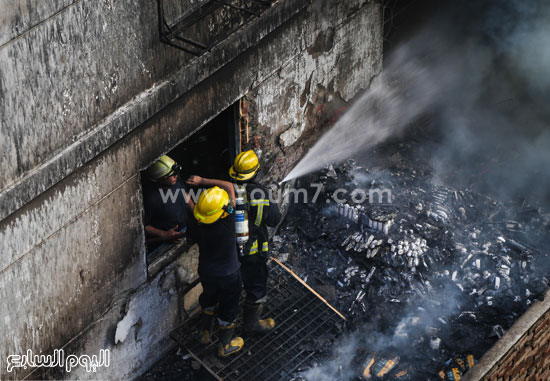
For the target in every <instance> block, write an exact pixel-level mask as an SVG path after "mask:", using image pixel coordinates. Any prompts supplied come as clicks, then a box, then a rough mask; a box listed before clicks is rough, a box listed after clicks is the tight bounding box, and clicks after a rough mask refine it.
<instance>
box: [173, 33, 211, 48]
mask: <svg viewBox="0 0 550 381" xmlns="http://www.w3.org/2000/svg"><path fill="white" fill-rule="evenodd" d="M174 38H175V39H176V40H180V41H181V42H185V43H187V44H190V45H193V46H195V47H197V48H201V49H204V50H208V46H206V45H204V44H201V43H200V42H197V41H194V40H190V39H189V38H185V37H181V36H174Z"/></svg>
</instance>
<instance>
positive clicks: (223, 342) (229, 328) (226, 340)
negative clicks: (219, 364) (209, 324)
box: [218, 323, 244, 357]
mask: <svg viewBox="0 0 550 381" xmlns="http://www.w3.org/2000/svg"><path fill="white" fill-rule="evenodd" d="M234 330H235V323H231V324H229V325H222V324H220V331H219V333H218V335H219V339H220V344H219V348H218V356H219V357H227V356H231V355H232V354H234V353H237V352H238V351H240V350H241V349H242V347H243V345H244V340H243V339H242V338H240V337H235V338H233V331H234Z"/></svg>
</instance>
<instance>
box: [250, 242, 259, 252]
mask: <svg viewBox="0 0 550 381" xmlns="http://www.w3.org/2000/svg"><path fill="white" fill-rule="evenodd" d="M257 253H258V240H256V241H254V242H252V246H251V247H250V253H249V255H252V254H257Z"/></svg>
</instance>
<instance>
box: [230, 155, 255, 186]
mask: <svg viewBox="0 0 550 381" xmlns="http://www.w3.org/2000/svg"><path fill="white" fill-rule="evenodd" d="M258 168H260V162H259V161H258V156H256V153H254V151H252V150H249V151H244V152H241V153H240V154H238V155H237V157H236V158H235V162H234V163H233V165H232V166H231V168H229V176H231V177H232V178H234V179H235V180H241V181H244V180H248V179H250V178H252V177H253V176H254V175H255V174H256V172H257V171H258Z"/></svg>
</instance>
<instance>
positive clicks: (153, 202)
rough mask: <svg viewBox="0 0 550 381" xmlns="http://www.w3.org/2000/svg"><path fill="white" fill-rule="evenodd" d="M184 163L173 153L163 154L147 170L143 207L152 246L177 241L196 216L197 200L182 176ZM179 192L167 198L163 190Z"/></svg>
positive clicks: (149, 245) (148, 245)
mask: <svg viewBox="0 0 550 381" xmlns="http://www.w3.org/2000/svg"><path fill="white" fill-rule="evenodd" d="M180 171H181V167H180V166H179V165H178V164H177V163H176V162H175V161H174V160H173V159H172V158H171V157H169V156H166V155H163V156H161V157H160V158H159V159H158V160H157V161H156V162H155V163H153V165H151V167H149V168H148V169H147V171H146V177H147V180H148V181H147V182H145V184H144V188H143V204H144V205H143V207H144V208H143V209H144V218H143V224H144V226H145V235H146V243H147V247H148V249H149V250H152V249H154V248H155V247H156V246H158V245H159V244H160V243H162V242H177V241H179V240H181V239H182V238H183V237H184V235H185V233H184V232H182V231H181V230H182V229H183V228H185V227H186V226H187V225H188V223H189V221H190V220H191V219H192V217H191V215H190V212H191V211H192V210H193V207H194V204H193V201H192V200H191V198H190V197H188V196H187V190H186V188H185V185H184V184H183V183H182V181H181V180H180V178H179V174H180ZM169 193H171V194H172V195H176V196H177V197H175V198H170V197H169V198H166V199H163V196H162V195H163V194H164V195H166V194H169Z"/></svg>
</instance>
